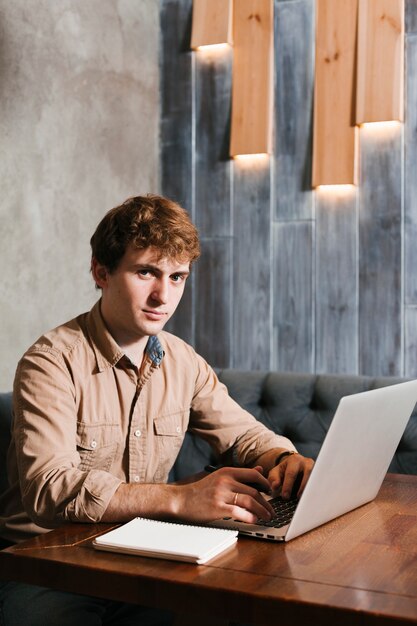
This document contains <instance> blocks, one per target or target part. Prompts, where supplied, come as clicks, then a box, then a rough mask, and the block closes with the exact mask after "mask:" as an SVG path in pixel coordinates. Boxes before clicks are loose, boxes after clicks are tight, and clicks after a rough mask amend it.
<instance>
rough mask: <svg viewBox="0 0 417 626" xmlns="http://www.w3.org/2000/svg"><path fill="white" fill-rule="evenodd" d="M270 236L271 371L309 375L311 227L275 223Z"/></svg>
mask: <svg viewBox="0 0 417 626" xmlns="http://www.w3.org/2000/svg"><path fill="white" fill-rule="evenodd" d="M273 235H274V244H273V271H274V279H273V299H272V300H273V325H274V361H273V367H274V368H275V369H277V370H282V371H293V372H312V371H314V363H313V291H312V288H313V224H312V222H293V223H291V222H288V223H285V222H282V223H276V224H275V225H274V228H273Z"/></svg>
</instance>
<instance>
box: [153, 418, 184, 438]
mask: <svg viewBox="0 0 417 626" xmlns="http://www.w3.org/2000/svg"><path fill="white" fill-rule="evenodd" d="M182 415H183V414H182V413H175V414H174V415H165V416H164V417H157V418H156V419H155V420H154V429H155V434H156V435H165V436H168V437H181V436H182V435H183V426H182Z"/></svg>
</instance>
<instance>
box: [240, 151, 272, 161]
mask: <svg viewBox="0 0 417 626" xmlns="http://www.w3.org/2000/svg"><path fill="white" fill-rule="evenodd" d="M233 158H234V159H236V160H238V161H250V160H251V159H252V160H255V161H256V160H261V159H268V158H269V154H268V153H267V152H258V154H235V155H234V156H233Z"/></svg>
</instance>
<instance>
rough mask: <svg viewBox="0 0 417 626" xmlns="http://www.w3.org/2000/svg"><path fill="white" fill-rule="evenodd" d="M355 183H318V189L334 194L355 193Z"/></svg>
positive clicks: (321, 191)
mask: <svg viewBox="0 0 417 626" xmlns="http://www.w3.org/2000/svg"><path fill="white" fill-rule="evenodd" d="M355 190H356V186H355V185H318V187H316V191H318V192H320V193H326V194H332V195H338V196H339V195H348V194H351V193H354V192H355Z"/></svg>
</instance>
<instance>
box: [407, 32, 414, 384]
mask: <svg viewBox="0 0 417 626" xmlns="http://www.w3.org/2000/svg"><path fill="white" fill-rule="evenodd" d="M406 63H407V68H408V71H407V75H406V81H407V82H406V97H407V103H406V110H407V122H406V125H405V131H404V140H405V163H404V172H405V181H404V220H405V233H404V252H405V258H404V264H405V302H406V304H417V35H413V36H408V37H407V39H406ZM416 373H417V370H416Z"/></svg>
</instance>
